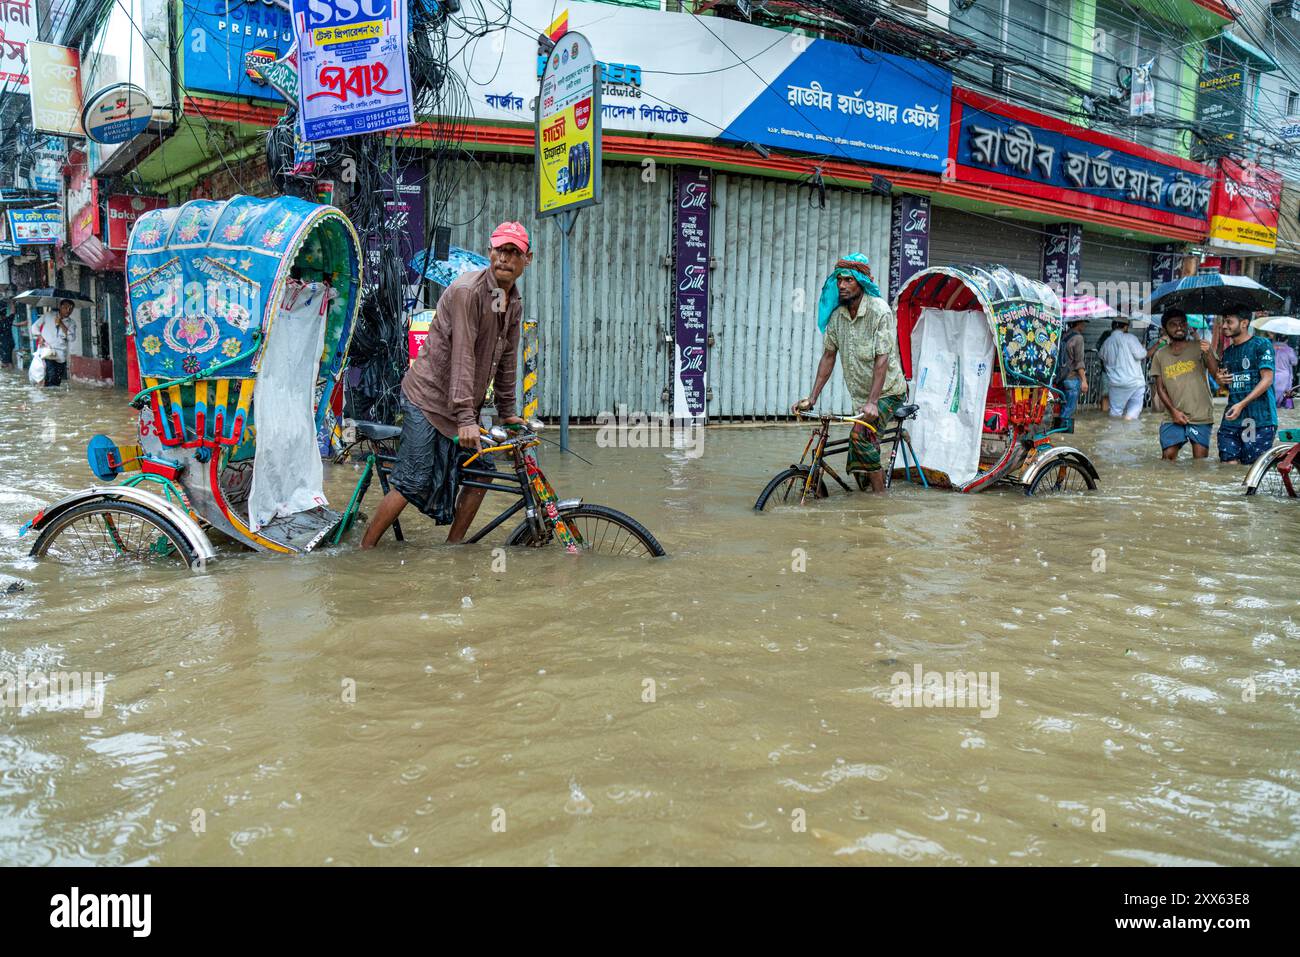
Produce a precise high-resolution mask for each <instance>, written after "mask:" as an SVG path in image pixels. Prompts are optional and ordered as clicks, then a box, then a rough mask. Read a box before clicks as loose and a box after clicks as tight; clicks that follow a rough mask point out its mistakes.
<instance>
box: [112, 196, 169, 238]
mask: <svg viewBox="0 0 1300 957" xmlns="http://www.w3.org/2000/svg"><path fill="white" fill-rule="evenodd" d="M167 205H168V204H167V200H165V199H163V198H162V197H161V196H110V197H108V248H109V249H122V250H124V249H126V241H127V240H128V239H129V238H130V236H131V227H132V226H134V225H135V221H136V220H137V219H139V218H140V217H141V216H143V215H144V214H145V213H147V212H149V210H151V209H166V208H167Z"/></svg>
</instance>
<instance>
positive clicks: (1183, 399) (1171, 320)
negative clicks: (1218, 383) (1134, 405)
mask: <svg viewBox="0 0 1300 957" xmlns="http://www.w3.org/2000/svg"><path fill="white" fill-rule="evenodd" d="M1160 324H1161V328H1162V329H1163V331H1164V335H1163V336H1162V337H1161V338H1160V339H1158V340H1156V344H1155V345H1154V346H1152V349H1154V350H1155V355H1154V357H1153V358H1152V360H1151V378H1152V381H1153V382H1154V383H1155V390H1156V395H1157V396H1159V397H1160V401H1161V403H1162V404H1163V405H1164V407H1165V414H1166V417H1167V419H1166V421H1165V422H1164V423H1163V424H1162V425H1161V426H1160V454H1161V457H1162V458H1164V460H1165V461H1166V462H1172V461H1174V459H1176V458H1178V451H1179V449H1181V448H1182V447H1183V446H1184V445H1186V444H1187V443H1188V442H1191V443H1192V458H1194V459H1203V458H1205V457H1206V456H1208V455H1209V454H1210V429H1211V426H1212V423H1213V422H1214V400H1213V399H1212V398H1211V397H1210V383H1209V378H1208V376H1207V371H1208V373H1209V374H1211V375H1212V374H1214V373H1215V372H1217V371H1218V369H1219V365H1218V362H1217V361H1216V360H1215V358H1214V353H1213V352H1212V351H1211V349H1210V344H1209V343H1208V342H1206V341H1205V340H1204V339H1192V338H1190V337H1189V335H1188V331H1187V314H1186V313H1184V312H1183V311H1182V310H1181V309H1167V310H1165V313H1164V315H1163V316H1162V317H1161V319H1160Z"/></svg>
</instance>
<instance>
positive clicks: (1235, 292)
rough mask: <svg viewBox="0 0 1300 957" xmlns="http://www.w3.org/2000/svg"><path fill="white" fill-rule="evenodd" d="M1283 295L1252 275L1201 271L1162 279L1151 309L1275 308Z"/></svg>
mask: <svg viewBox="0 0 1300 957" xmlns="http://www.w3.org/2000/svg"><path fill="white" fill-rule="evenodd" d="M1282 302H1283V299H1282V297H1281V296H1279V295H1278V294H1277V293H1275V292H1274V291H1273V290H1272V289H1269V288H1268V287H1267V286H1261V285H1260V284H1259V283H1257V282H1255V280H1253V279H1251V278H1249V277H1248V276H1225V275H1223V274H1222V273H1217V272H1212V273H1201V274H1200V275H1196V276H1184V277H1183V278H1181V279H1175V280H1174V281H1173V282H1166V283H1162V284H1161V285H1159V286H1157V287H1156V291H1155V292H1153V293H1152V294H1151V309H1152V311H1153V312H1154V311H1155V310H1157V309H1161V310H1163V309H1173V308H1178V309H1184V310H1186V311H1187V312H1191V313H1196V314H1198V315H1218V314H1219V313H1222V312H1223V311H1224V310H1225V309H1232V308H1238V309H1248V310H1250V311H1251V312H1259V311H1260V310H1265V309H1267V310H1272V309H1276V308H1277V307H1278V306H1280V305H1282Z"/></svg>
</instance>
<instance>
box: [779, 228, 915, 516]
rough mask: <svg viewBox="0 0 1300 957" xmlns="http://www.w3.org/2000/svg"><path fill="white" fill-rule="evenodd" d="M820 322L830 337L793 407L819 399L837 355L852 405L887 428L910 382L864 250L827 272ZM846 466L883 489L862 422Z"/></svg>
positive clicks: (874, 443)
mask: <svg viewBox="0 0 1300 957" xmlns="http://www.w3.org/2000/svg"><path fill="white" fill-rule="evenodd" d="M817 325H818V328H820V329H821V331H822V332H824V333H825V335H826V338H825V340H824V341H823V344H822V350H823V351H822V357H821V361H820V362H818V363H817V374H816V378H815V379H814V380H813V387H812V391H811V392H809V393H808V396H807V398H804V399H800V400H799V401H798V402H796V403H795V404H794V405H793V406H792V407H791V410H790V411H792V412H807V411H809V410H810V409H812V407H813V406H814V405H816V404H817V397H818V396H819V395H821V392H822V389H823V388H825V386H826V383H827V382H828V381H829V380H830V377H831V373H832V372H833V371H834V370H835V357H836V356H837V355H838V356H839V357H840V373H841V374H842V375H843V376H844V385H845V387H846V388H847V389H848V390H849V396H850V398H852V400H853V404H854V405H856V406H858V407H859V410H860V414H861V416H862V418H864V419H866V420H868V421H870V422H874V423H875V425H876V428H877V430H879V431H882V432H883V431H884V430H885V429H886V428H887V427H888V426H889V424H890V421H891V420H892V419H893V416H894V410H895V409H897V408H898V407H899V406H900V405H903V404H904V403H905V402H906V401H907V382H906V380H905V379H904V378H903V366H902V363H901V362H899V359H898V329H897V325H896V323H895V320H894V312H893V310H892V309H890V308H889V303H887V302H885V300H884V298H883V297H882V296H881V295H880V287H879V286H877V285H876V281H875V280H874V279H873V278H872V276H871V261H870V260H869V259H868V258H867V257H866V256H865V255H863V254H862V253H853V254H852V255H850V256H847V257H845V258H844V259H841V260H839V261H838V262H837V263H836V264H835V269H834V271H833V272H832V273H831V274H830V275H829V276H827V277H826V281H825V282H824V283H823V284H822V293H821V298H820V299H819V300H818V303H817ZM847 468H848V471H849V472H852V473H853V474H854V475H855V476H856V478H857V481H858V487H859V488H863V489H865V488H866V483H867V482H870V483H871V490H872V491H873V492H879V493H880V494H882V495H883V494H884V491H885V473H884V472H882V471H881V469H880V442H879V441H878V440H877V438H876V435H875V434H874V433H872V432H871V431H870V430H869V429H865V428H863V427H862V426H860V425H855V426H854V427H853V431H852V432H851V433H849V461H848V466H847Z"/></svg>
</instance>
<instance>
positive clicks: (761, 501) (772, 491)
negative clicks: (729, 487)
mask: <svg viewBox="0 0 1300 957" xmlns="http://www.w3.org/2000/svg"><path fill="white" fill-rule="evenodd" d="M807 481H808V469H807V468H805V467H804V466H802V465H795V466H791V467H790V468H788V469H786V470H785V471H784V472H778V473H777V474H776V476H775V477H774V478H773V479H772V481H770V482H768V483H767V487H766V488H765V489H763V491H762V492H761V493H759V496H758V501H756V502H755V503H754V511H756V512H761V511H763V509H765V508H767V507H768V506H769V505H770V506H771V507H772V508H777V507H779V506H782V505H798V504H799V501H800V499H801V498H803V489H804V485H805V484H806V483H807ZM827 494H828V493H827V491H826V482H825V480H824V479H819V480H818V482H817V489H816V495H815V497H816V498H826V496H827ZM805 501H806V499H805Z"/></svg>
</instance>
